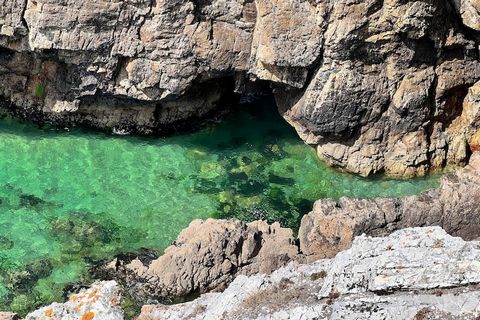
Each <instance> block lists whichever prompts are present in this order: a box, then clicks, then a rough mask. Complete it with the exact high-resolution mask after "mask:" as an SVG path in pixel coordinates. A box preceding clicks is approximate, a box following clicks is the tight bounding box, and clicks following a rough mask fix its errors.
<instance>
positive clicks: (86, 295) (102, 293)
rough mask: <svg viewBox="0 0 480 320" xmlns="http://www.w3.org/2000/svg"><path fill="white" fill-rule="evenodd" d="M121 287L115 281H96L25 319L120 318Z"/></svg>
mask: <svg viewBox="0 0 480 320" xmlns="http://www.w3.org/2000/svg"><path fill="white" fill-rule="evenodd" d="M120 300H121V294H120V288H119V286H118V285H117V284H116V283H115V282H114V281H104V282H96V283H94V284H93V285H92V286H91V287H90V288H89V289H88V290H82V291H81V292H79V293H78V294H74V295H71V296H70V298H69V300H68V301H67V302H65V303H63V304H62V303H53V304H51V305H49V306H47V307H43V308H41V309H38V310H36V311H34V312H32V313H30V314H28V315H27V316H26V318H25V320H57V319H58V320H77V319H78V320H80V319H81V320H120V319H123V311H122V309H121V308H120Z"/></svg>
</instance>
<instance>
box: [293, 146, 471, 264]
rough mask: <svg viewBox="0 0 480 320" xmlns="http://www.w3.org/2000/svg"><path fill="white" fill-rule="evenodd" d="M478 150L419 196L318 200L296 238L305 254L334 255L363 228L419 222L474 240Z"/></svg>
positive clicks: (379, 231)
mask: <svg viewBox="0 0 480 320" xmlns="http://www.w3.org/2000/svg"><path fill="white" fill-rule="evenodd" d="M479 186H480V153H478V152H477V153H474V154H473V155H472V157H471V160H470V163H469V165H468V166H466V167H465V168H463V169H460V170H458V171H457V172H456V173H454V174H448V175H446V176H444V177H442V180H441V186H440V188H438V189H433V190H430V191H427V192H424V193H422V194H420V195H417V196H410V197H405V198H398V199H392V198H390V199H382V198H376V199H373V200H357V199H349V198H342V199H341V200H340V201H338V202H336V201H333V200H319V201H317V202H316V203H315V205H314V208H313V211H312V212H310V213H309V214H307V215H305V216H304V217H303V218H302V222H301V226H300V231H299V239H300V248H301V251H302V252H303V254H305V255H307V256H309V259H312V260H313V259H318V258H324V257H333V256H335V254H337V252H339V251H341V250H345V249H347V248H349V247H350V245H351V243H352V240H353V238H354V237H356V236H358V235H361V234H363V233H366V234H369V235H376V236H379V235H387V234H389V233H391V232H393V231H395V230H398V229H402V228H407V227H417V226H433V225H435V226H441V227H443V228H444V229H445V230H446V231H447V232H448V233H449V234H452V235H456V236H461V237H462V238H464V239H467V240H472V239H475V238H478V237H480V206H479V203H480V194H479V193H478V187H479Z"/></svg>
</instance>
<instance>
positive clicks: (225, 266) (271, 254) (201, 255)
mask: <svg viewBox="0 0 480 320" xmlns="http://www.w3.org/2000/svg"><path fill="white" fill-rule="evenodd" d="M297 255H298V246H297V245H296V244H295V239H294V238H293V232H292V230H291V229H286V228H282V227H280V225H279V224H278V223H274V224H272V225H268V224H267V223H266V222H264V221H255V222H251V223H244V222H241V221H237V220H214V219H208V220H206V221H202V220H194V221H193V222H192V223H191V224H190V225H189V227H188V228H186V229H184V230H183V231H182V232H181V233H180V235H179V236H178V238H177V239H176V240H175V242H174V243H173V245H171V246H170V247H168V248H167V249H166V250H165V253H164V254H163V255H162V256H160V257H159V258H158V259H155V260H153V261H146V262H145V261H142V259H139V258H135V259H130V260H128V261H125V260H120V259H117V260H115V261H112V262H110V263H107V264H105V265H102V266H99V267H98V268H97V270H96V273H97V274H101V275H102V276H103V277H113V278H115V279H117V280H119V281H121V282H122V283H124V284H125V287H126V288H127V290H128V291H129V293H130V294H131V295H132V296H133V297H135V298H136V299H137V300H143V301H146V300H148V299H154V298H155V299H159V300H164V299H169V298H170V299H172V298H175V297H183V296H187V295H189V294H193V293H198V292H200V293H203V292H207V291H212V290H220V289H223V288H225V286H226V285H227V284H228V283H230V282H231V281H232V280H233V279H234V278H235V277H236V276H237V275H239V274H256V273H269V272H272V271H274V270H276V269H278V268H280V267H281V266H283V265H285V264H286V263H288V262H289V261H291V260H292V259H294V258H296V257H297Z"/></svg>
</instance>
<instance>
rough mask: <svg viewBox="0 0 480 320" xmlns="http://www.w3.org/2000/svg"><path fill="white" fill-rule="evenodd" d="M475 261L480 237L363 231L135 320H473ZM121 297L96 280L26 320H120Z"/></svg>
mask: <svg viewBox="0 0 480 320" xmlns="http://www.w3.org/2000/svg"><path fill="white" fill-rule="evenodd" d="M479 259H480V242H479V241H471V242H466V241H464V240H462V239H461V238H455V237H452V236H450V235H448V234H447V233H446V232H445V231H444V230H442V229H441V228H439V227H425V228H408V229H404V230H400V231H396V232H395V233H393V234H391V235H390V236H388V237H384V238H372V237H368V236H360V237H357V238H356V239H355V240H354V242H353V245H352V247H351V248H350V249H349V250H346V251H343V252H341V253H339V254H338V255H337V256H336V257H335V258H334V259H331V260H328V259H327V260H318V261H315V262H312V263H308V264H299V263H297V262H291V263H290V264H288V265H287V266H285V267H282V268H280V269H278V270H277V271H275V272H273V273H271V274H268V275H267V274H256V275H251V276H245V275H240V276H238V277H237V278H236V279H235V280H234V281H233V282H232V283H231V284H230V285H229V286H228V288H226V290H225V291H223V292H221V293H220V292H211V293H207V294H203V295H201V296H200V297H199V298H197V299H195V300H193V301H191V302H187V303H182V304H176V305H162V304H156V305H145V306H143V308H142V310H141V314H140V315H139V316H138V318H137V319H138V320H182V319H189V320H195V319H212V320H213V319H215V320H221V319H228V320H235V319H272V320H282V319H285V320H287V319H288V320H292V319H298V320H308V319H312V320H313V319H332V320H333V319H343V320H350V319H351V320H360V319H365V320H366V319H369V320H377V319H378V320H403V319H405V320H407V319H408V320H411V319H442V320H454V319H455V320H467V319H468V320H470V319H471V320H475V319H478V315H479V313H480V287H479V285H478V283H480V264H479V262H478V261H479ZM120 299H121V296H120V292H119V286H118V285H117V284H116V283H115V282H114V281H109V282H97V283H94V284H93V286H92V287H91V288H90V289H88V290H83V291H81V292H80V293H78V294H74V295H72V296H70V298H69V300H68V301H67V302H66V303H64V304H60V303H54V304H52V305H50V306H47V307H44V308H41V309H39V310H37V311H34V312H32V313H30V314H28V315H27V317H26V319H27V320H34V319H35V320H47V319H50V320H52V319H53V320H57V319H58V320H60V319H61V320H70V319H71V320H74V319H82V320H86V319H88V320H96V319H98V320H122V319H124V315H123V312H122V310H121V308H120V306H119V303H120ZM1 315H2V314H0V316H1ZM7 319H8V318H7Z"/></svg>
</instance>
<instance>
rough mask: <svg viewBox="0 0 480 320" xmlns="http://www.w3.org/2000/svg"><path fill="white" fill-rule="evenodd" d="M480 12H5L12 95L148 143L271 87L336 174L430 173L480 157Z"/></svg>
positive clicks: (18, 2) (206, 8) (161, 6)
mask: <svg viewBox="0 0 480 320" xmlns="http://www.w3.org/2000/svg"><path fill="white" fill-rule="evenodd" d="M479 10H480V4H479V3H478V1H476V0H423V1H403V0H386V1H384V0H310V1H306V0H281V1H278V0H209V1H203V0H195V1H192V0H156V1H155V0H97V1H91V0H80V1H79V0H0V96H1V97H2V104H3V105H5V106H6V107H8V108H9V110H10V111H11V112H12V113H14V114H16V115H18V116H22V117H27V118H30V119H33V120H35V121H39V122H49V123H54V124H61V125H73V124H81V125H87V126H93V127H99V128H108V129H114V130H119V131H122V130H126V131H132V132H138V133H145V134H148V133H158V132H160V133H161V132H166V131H170V130H172V129H176V128H179V127H184V126H189V125H191V124H192V123H194V121H192V120H196V119H204V118H208V117H210V116H211V115H213V114H216V113H217V112H218V111H219V109H221V108H222V106H224V104H225V102H224V100H223V99H224V98H227V97H228V96H229V94H230V93H231V92H233V91H236V92H240V93H248V92H255V91H256V90H259V89H260V88H264V87H265V86H267V87H269V88H270V90H271V92H272V93H273V94H274V95H275V97H276V98H277V101H278V105H279V109H280V111H281V113H282V114H283V115H284V117H285V118H286V119H287V120H288V121H289V122H290V123H291V124H292V125H293V126H294V127H295V128H296V129H297V131H298V132H299V134H300V136H301V137H302V138H303V139H304V140H305V141H306V142H307V143H309V144H311V145H313V146H315V147H316V148H317V150H318V154H319V156H320V157H321V158H322V159H325V160H326V161H327V162H328V163H329V164H331V165H333V166H337V167H339V168H343V169H344V170H348V171H352V172H357V173H360V174H362V175H368V174H372V173H375V172H382V171H385V172H386V173H387V174H390V175H417V174H423V173H425V172H426V171H428V170H430V169H432V168H439V167H443V166H446V165H456V164H464V163H465V162H466V161H467V159H468V157H469V154H470V152H471V150H476V149H478V148H480V133H479V131H478V128H479V123H480V112H479V107H478V106H479V104H478V100H479V99H480V97H479V94H480V93H479V92H480V91H479V90H480V88H479V87H480V84H477V81H478V80H479V79H480V62H479V52H478V45H479V43H480V37H479V35H480V33H479V32H478V31H479V30H480V14H479Z"/></svg>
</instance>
